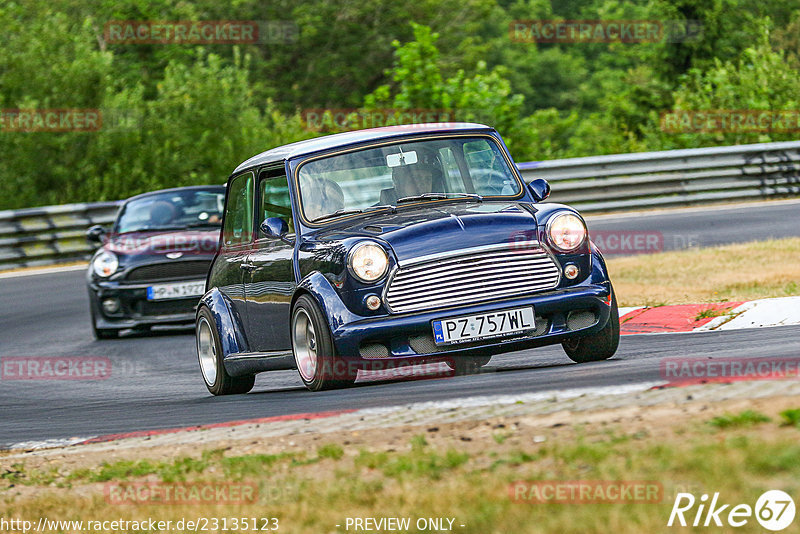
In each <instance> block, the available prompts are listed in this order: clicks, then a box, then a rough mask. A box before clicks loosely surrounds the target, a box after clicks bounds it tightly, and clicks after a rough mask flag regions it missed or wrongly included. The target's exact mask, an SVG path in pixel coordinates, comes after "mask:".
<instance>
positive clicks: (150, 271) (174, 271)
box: [125, 260, 211, 282]
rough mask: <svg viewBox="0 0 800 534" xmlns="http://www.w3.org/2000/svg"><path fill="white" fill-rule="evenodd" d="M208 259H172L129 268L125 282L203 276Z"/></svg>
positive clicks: (206, 272) (209, 263) (208, 265)
mask: <svg viewBox="0 0 800 534" xmlns="http://www.w3.org/2000/svg"><path fill="white" fill-rule="evenodd" d="M209 267H211V262H210V261H206V260H203V261H196V260H195V261H174V262H170V263H154V264H150V265H143V266H141V267H135V268H133V269H131V271H130V272H129V273H128V275H127V276H126V277H125V280H126V281H127V282H158V281H166V280H181V279H188V278H198V279H199V278H205V277H206V275H207V274H208V269H209Z"/></svg>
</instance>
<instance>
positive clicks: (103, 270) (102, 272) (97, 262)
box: [92, 250, 119, 278]
mask: <svg viewBox="0 0 800 534" xmlns="http://www.w3.org/2000/svg"><path fill="white" fill-rule="evenodd" d="M117 268H119V260H118V259H117V255H116V254H114V253H113V252H109V251H107V250H104V251H103V252H101V253H100V254H98V255H97V256H96V257H95V258H94V260H93V261H92V270H93V271H94V274H96V275H97V276H99V277H100V278H108V277H109V276H111V275H112V274H114V273H115V272H117Z"/></svg>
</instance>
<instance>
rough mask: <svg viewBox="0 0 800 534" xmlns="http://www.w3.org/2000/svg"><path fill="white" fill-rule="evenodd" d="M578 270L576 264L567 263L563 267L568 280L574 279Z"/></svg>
mask: <svg viewBox="0 0 800 534" xmlns="http://www.w3.org/2000/svg"><path fill="white" fill-rule="evenodd" d="M580 272H581V270H580V269H578V266H577V265H572V264H569V265H567V266H566V267H564V276H566V277H567V278H569V279H570V280H574V279H575V278H577V276H578V274H579V273H580Z"/></svg>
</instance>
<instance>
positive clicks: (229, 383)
mask: <svg viewBox="0 0 800 534" xmlns="http://www.w3.org/2000/svg"><path fill="white" fill-rule="evenodd" d="M195 333H196V341H197V360H198V361H199V362H200V372H201V373H202V374H203V381H204V382H205V383H206V387H207V388H208V391H210V392H211V393H212V394H214V395H236V394H240V393H247V392H248V391H250V390H251V389H253V384H255V381H256V377H255V375H248V376H236V377H234V376H231V375H229V374H228V372H227V371H225V366H224V365H223V363H222V344H221V343H220V340H219V332H217V323H216V321H215V320H214V316H213V315H212V314H211V311H210V310H209V309H208V308H206V307H203V308H201V309H200V313H199V314H198V316H197V323H196V325H195Z"/></svg>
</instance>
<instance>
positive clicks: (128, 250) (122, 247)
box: [104, 229, 220, 256]
mask: <svg viewBox="0 0 800 534" xmlns="http://www.w3.org/2000/svg"><path fill="white" fill-rule="evenodd" d="M219 232H220V231H219V230H217V229H215V230H194V229H193V230H171V231H165V232H129V233H125V234H118V235H115V236H112V237H111V238H110V239H109V240H108V241H107V242H106V244H105V245H104V248H105V249H106V250H110V251H111V252H114V253H116V254H122V255H126V256H138V255H154V256H165V255H167V254H170V255H177V254H180V255H213V254H214V253H215V252H216V251H217V248H218V246H219Z"/></svg>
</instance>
